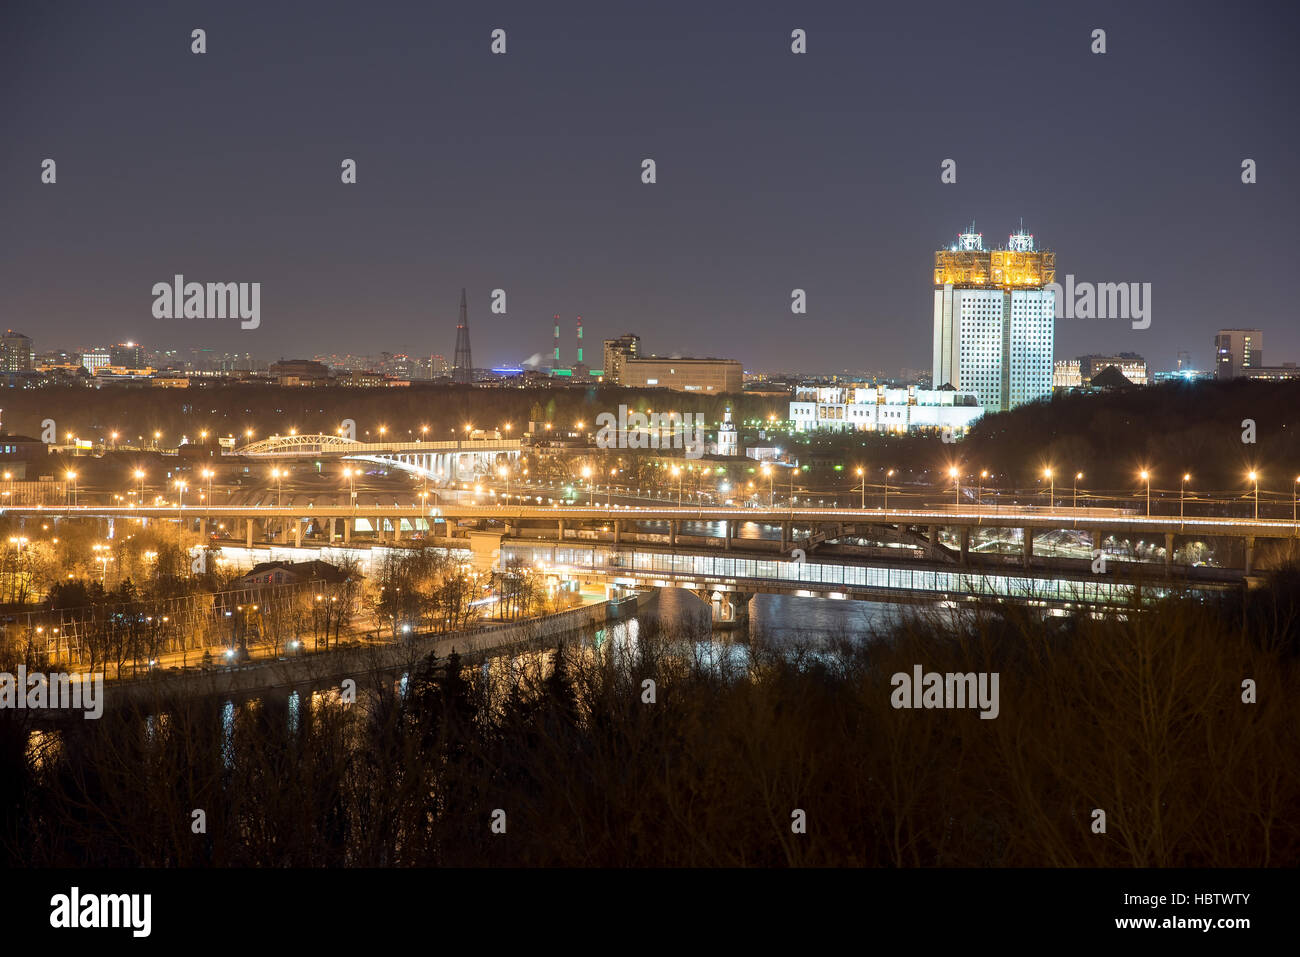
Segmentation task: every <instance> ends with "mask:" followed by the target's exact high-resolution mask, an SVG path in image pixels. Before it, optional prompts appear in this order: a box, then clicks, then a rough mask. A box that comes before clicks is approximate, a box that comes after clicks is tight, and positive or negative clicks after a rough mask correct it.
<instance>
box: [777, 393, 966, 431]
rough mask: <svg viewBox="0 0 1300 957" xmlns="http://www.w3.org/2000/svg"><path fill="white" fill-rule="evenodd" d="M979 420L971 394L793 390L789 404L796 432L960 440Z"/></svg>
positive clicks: (791, 419)
mask: <svg viewBox="0 0 1300 957" xmlns="http://www.w3.org/2000/svg"><path fill="white" fill-rule="evenodd" d="M983 414H984V407H983V406H981V405H980V402H979V397H978V396H977V395H975V394H974V393H973V392H957V391H955V390H953V389H918V388H917V387H916V386H908V387H907V388H905V389H891V388H888V387H886V386H876V385H865V384H861V383H859V384H844V385H831V386H817V385H812V386H799V387H797V388H796V389H795V395H794V401H792V402H791V403H790V421H791V422H792V423H793V425H794V428H795V430H796V431H798V432H816V431H830V432H924V431H934V432H943V431H945V430H947V432H948V434H950V435H952V436H954V437H960V436H962V435H964V434H965V433H966V432H967V430H968V429H970V427H971V426H972V425H974V424H975V423H976V422H977V421H978V420H979V418H980V416H982V415H983Z"/></svg>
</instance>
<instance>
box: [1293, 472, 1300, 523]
mask: <svg viewBox="0 0 1300 957" xmlns="http://www.w3.org/2000/svg"><path fill="white" fill-rule="evenodd" d="M1297 491H1300V475H1297V476H1296V477H1295V482H1294V483H1293V484H1292V485H1291V524H1292V525H1296V524H1300V523H1297V522H1296V509H1295V506H1296V492H1297Z"/></svg>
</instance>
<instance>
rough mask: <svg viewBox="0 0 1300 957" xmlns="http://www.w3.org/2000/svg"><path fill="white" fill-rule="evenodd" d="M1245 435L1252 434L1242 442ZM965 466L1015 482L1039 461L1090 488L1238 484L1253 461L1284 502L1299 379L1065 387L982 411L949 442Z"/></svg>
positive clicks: (1298, 459)
mask: <svg viewBox="0 0 1300 957" xmlns="http://www.w3.org/2000/svg"><path fill="white" fill-rule="evenodd" d="M1243 436H1244V437H1245V439H1252V440H1253V441H1244V440H1243ZM948 448H950V449H955V454H957V455H959V456H960V457H961V458H962V459H964V460H965V461H966V462H968V463H970V464H971V465H972V466H974V467H975V468H991V469H996V470H997V471H998V472H1000V473H1003V474H1004V475H1005V476H1006V477H1007V478H1008V479H1009V480H1010V481H1012V482H1013V483H1015V484H1018V485H1021V486H1029V485H1032V484H1034V483H1035V482H1036V481H1037V480H1038V478H1039V477H1040V476H1041V474H1042V470H1043V468H1044V467H1047V466H1052V467H1054V468H1055V469H1056V470H1057V472H1058V474H1060V475H1069V476H1072V475H1073V474H1074V473H1075V472H1076V471H1082V472H1083V473H1084V474H1085V476H1086V479H1085V481H1086V483H1087V484H1088V485H1090V486H1092V487H1100V488H1116V489H1117V488H1135V487H1136V486H1137V485H1138V484H1139V480H1138V479H1137V477H1136V476H1137V474H1138V472H1139V471H1140V470H1141V469H1143V468H1148V469H1151V470H1152V472H1153V477H1152V485H1153V487H1160V488H1165V489H1174V490H1175V491H1176V490H1177V489H1178V487H1179V483H1180V479H1181V477H1182V476H1183V474H1185V473H1191V475H1192V476H1193V484H1192V489H1193V490H1195V489H1197V488H1199V489H1207V488H1213V489H1242V490H1244V489H1246V488H1247V487H1248V486H1249V485H1250V483H1249V482H1248V481H1247V479H1246V474H1247V473H1248V472H1249V471H1250V470H1251V469H1257V470H1258V471H1259V472H1260V474H1261V476H1262V481H1261V489H1265V488H1270V487H1271V488H1272V490H1273V491H1274V493H1275V494H1277V493H1281V494H1282V495H1283V496H1284V497H1285V498H1286V499H1287V501H1288V502H1289V501H1290V495H1291V491H1292V485H1293V484H1294V480H1295V478H1296V476H1297V475H1300V381H1290V382H1252V381H1249V380H1244V379H1243V380H1236V381H1233V382H1170V383H1165V384H1162V385H1158V386H1152V387H1150V388H1141V389H1125V390H1121V391H1117V392H1107V393H1100V394H1072V395H1065V396H1059V397H1056V398H1053V399H1051V400H1049V401H1045V402H1035V403H1031V404H1029V405H1023V406H1020V407H1019V408H1017V409H1014V410H1012V411H1010V412H1003V413H1000V414H998V415H990V416H985V417H984V418H983V419H981V420H980V421H979V422H978V423H976V425H975V427H974V428H973V429H972V430H971V433H970V435H969V436H968V437H967V438H966V439H965V440H964V441H963V442H961V443H960V444H958V445H956V446H949V447H948Z"/></svg>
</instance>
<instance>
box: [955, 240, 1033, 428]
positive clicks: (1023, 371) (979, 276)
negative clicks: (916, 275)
mask: <svg viewBox="0 0 1300 957" xmlns="http://www.w3.org/2000/svg"><path fill="white" fill-rule="evenodd" d="M1055 278H1056V254H1055V253H1053V252H1050V251H1047V250H1040V249H1036V248H1035V247H1034V237H1033V236H1032V235H1030V234H1029V233H1026V232H1025V231H1024V230H1023V229H1022V230H1021V231H1020V232H1018V233H1014V234H1013V235H1011V237H1010V238H1009V240H1008V242H1007V247H1006V248H1005V249H985V248H984V240H983V235H982V234H981V233H976V232H975V231H974V227H973V226H972V227H971V231H970V232H967V233H962V234H961V235H960V236H958V237H957V242H956V244H955V245H953V246H952V247H951V248H949V249H941V250H938V251H937V252H936V253H935V254H934V372H933V376H932V382H933V384H934V386H935V388H936V389H937V388H942V387H943V386H950V387H952V388H953V389H956V390H958V391H959V392H964V393H974V394H975V395H977V396H978V397H979V402H980V405H981V406H982V407H983V408H984V410H985V411H988V412H1001V411H1005V410H1007V409H1013V408H1015V407H1016V406H1018V405H1022V404H1024V403H1026V402H1033V401H1035V400H1036V399H1040V398H1043V397H1045V396H1048V395H1051V392H1052V349H1053V345H1054V334H1055V328H1056V298H1055V296H1054V294H1053V292H1052V290H1050V289H1048V288H1047V286H1048V285H1049V284H1050V283H1052V282H1053V281H1054V280H1055Z"/></svg>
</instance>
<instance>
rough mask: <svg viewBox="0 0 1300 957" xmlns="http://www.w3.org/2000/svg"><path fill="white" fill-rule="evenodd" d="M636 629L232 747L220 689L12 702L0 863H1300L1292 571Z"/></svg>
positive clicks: (450, 675) (382, 694)
mask: <svg viewBox="0 0 1300 957" xmlns="http://www.w3.org/2000/svg"><path fill="white" fill-rule="evenodd" d="M646 630H648V629H643V631H642V634H641V636H640V640H639V642H638V649H639V650H638V653H637V656H636V658H635V660H632V661H630V662H629V661H623V662H614V661H612V660H611V656H610V654H609V650H610V648H611V646H612V645H613V644H614V643H613V642H610V641H606V642H604V643H603V645H602V647H601V650H600V651H599V652H595V651H593V650H592V649H591V648H590V647H584V648H582V649H578V648H575V647H572V646H570V647H568V648H564V649H561V651H560V653H559V655H558V656H557V655H554V654H551V655H546V656H542V655H537V656H531V657H527V658H526V659H525V660H523V661H521V662H519V664H521V665H522V672H523V673H522V676H521V677H519V678H518V679H517V680H514V681H510V680H506V679H505V678H503V677H502V676H501V675H500V674H498V673H497V672H499V671H501V670H502V669H501V668H495V667H494V669H493V671H492V673H491V674H489V675H487V676H485V674H484V671H483V669H481V668H472V669H469V668H464V667H462V664H461V663H460V662H459V661H456V660H454V659H453V660H451V661H447V660H442V661H438V662H434V663H426V665H425V667H424V669H423V672H422V673H419V674H418V675H416V676H414V677H413V679H412V681H411V684H410V686H409V693H408V695H407V697H406V698H402V697H401V696H399V695H397V694H394V693H391V691H389V690H379V689H375V691H374V693H373V694H371V695H368V696H367V701H368V704H367V705H366V706H365V707H362V706H360V705H354V706H351V707H346V708H345V707H343V706H340V705H338V704H336V703H335V704H328V703H322V704H318V705H316V706H312V707H309V706H307V705H306V704H305V703H304V705H303V707H302V708H301V709H300V711H299V712H298V713H297V720H296V729H292V730H291V725H293V724H294V722H293V721H291V720H290V714H289V711H288V708H287V707H286V705H285V704H284V703H283V702H282V703H280V704H276V703H275V701H274V700H271V699H268V700H266V701H263V702H262V703H261V704H260V705H259V706H257V707H244V708H242V709H239V710H238V711H237V712H236V716H235V717H234V718H233V733H229V734H228V733H227V729H225V728H223V724H222V715H221V712H220V709H219V707H217V706H216V705H214V704H213V703H211V702H209V703H208V704H207V705H206V707H198V706H195V707H192V708H189V709H177V708H173V709H171V710H170V712H169V713H168V715H167V716H166V717H165V718H163V719H154V720H153V721H151V722H146V721H145V720H143V719H142V718H140V717H138V716H133V715H124V714H120V713H118V714H114V713H109V714H106V715H105V716H104V718H103V719H102V720H99V721H77V722H73V723H70V724H69V725H68V730H67V731H66V732H65V734H64V736H63V738H62V740H61V742H60V743H59V744H58V745H57V746H53V745H52V746H51V747H50V748H49V749H48V750H47V751H46V752H45V753H44V755H43V757H42V758H41V759H40V760H32V759H31V758H30V757H29V750H30V749H29V747H28V728H27V727H25V726H24V725H23V724H22V714H23V713H21V712H8V713H5V714H3V715H0V718H3V734H2V735H0V763H2V765H3V766H2V767H0V799H2V800H3V808H4V819H3V827H4V832H3V853H4V855H5V863H6V864H7V865H9V866H25V865H77V866H83V865H89V866H100V865H126V866H131V865H145V866H169V865H179V866H197V865H255V866H285V865H300V866H332V865H358V866H374V865H377V866H387V865H402V866H406V865H414V866H421V865H459V866H479V865H485V866H492V865H578V866H586V865H602V866H622V865H686V866H718V865H728V866H736V865H738V866H747V865H748V866H755V865H757V866H772V865H775V866H786V865H848V866H860V865H865V866H945V865H947V866H1005V865H1028V866H1122V867H1128V866H1176V865H1177V866H1229V865H1231V866H1294V865H1296V864H1297V863H1300V708H1297V707H1296V701H1297V698H1298V697H1300V681H1298V680H1297V679H1298V672H1297V668H1298V667H1300V662H1298V661H1297V652H1298V651H1300V575H1298V574H1297V573H1296V572H1295V571H1294V570H1292V571H1289V572H1284V573H1279V574H1277V575H1275V576H1274V577H1273V579H1272V580H1271V582H1270V584H1269V585H1268V586H1267V587H1265V588H1263V589H1260V590H1257V591H1254V592H1252V593H1250V594H1249V596H1248V598H1245V599H1243V598H1237V599H1233V600H1229V601H1226V602H1224V603H1222V604H1219V605H1199V604H1193V603H1191V602H1189V601H1181V602H1170V603H1169V604H1167V605H1166V606H1163V607H1160V608H1157V609H1155V610H1154V611H1152V612H1151V613H1149V614H1145V615H1140V616H1134V617H1133V618H1131V619H1129V620H1119V619H1111V620H1094V619H1088V618H1079V619H1048V620H1047V621H1046V622H1044V620H1043V619H1042V618H1040V617H1039V616H1037V615H1036V614H1033V613H1027V612H1021V611H1016V610H1014V609H1008V610H1004V611H1002V612H999V613H996V614H988V615H986V616H983V617H981V618H979V619H978V620H976V621H972V622H969V623H967V624H966V625H965V626H961V627H954V626H953V625H952V624H951V623H946V622H943V621H940V620H938V619H937V618H933V617H915V618H912V619H910V620H908V621H906V622H905V623H904V624H902V625H901V626H899V627H898V628H896V629H895V630H893V631H892V632H890V633H889V634H887V635H882V636H879V640H876V641H870V642H867V641H862V640H855V641H852V642H848V641H844V642H831V643H829V646H824V647H822V648H821V649H819V650H817V651H812V650H810V649H795V650H794V651H793V652H792V651H791V649H789V648H787V649H785V650H786V652H787V654H786V655H776V654H774V653H769V652H764V651H763V650H753V651H745V650H744V649H738V648H732V649H731V650H732V651H734V652H736V658H737V660H739V661H740V663H739V664H738V665H733V666H728V665H726V664H725V663H719V658H718V657H717V656H716V654H712V655H711V654H709V653H716V652H718V651H719V648H720V646H712V647H709V646H695V647H694V649H692V646H690V645H682V644H681V643H674V642H672V641H670V640H668V638H669V636H663V635H660V636H658V637H654V636H647V635H646V634H645V631H646ZM557 657H558V660H557ZM723 657H724V659H725V656H723ZM915 664H921V665H922V666H924V668H925V669H926V670H934V671H940V672H948V671H960V672H966V671H996V672H998V673H999V675H1000V692H1001V701H1000V714H999V716H998V717H997V718H996V719H995V720H981V719H980V718H979V715H978V712H977V711H975V710H966V711H956V710H929V711H926V710H901V709H900V710H895V709H894V708H892V707H891V705H890V694H891V690H892V689H891V685H890V676H891V675H892V674H894V673H895V672H906V673H909V674H910V673H911V670H912V667H913V665H915ZM646 678H652V679H654V681H655V682H656V689H655V690H656V701H655V702H654V703H652V704H650V703H645V702H644V701H643V696H644V694H645V692H644V690H643V685H642V682H643V680H644V679H646ZM1245 679H1252V680H1253V681H1254V682H1255V683H1256V685H1257V695H1258V703H1256V704H1245V703H1243V702H1242V682H1243V681H1244V680H1245ZM196 808H199V809H203V810H204V811H205V812H206V816H207V833H205V834H194V833H193V832H192V829H191V820H192V818H191V814H192V811H193V810H194V809H196ZM497 809H501V810H503V811H504V812H505V820H506V833H505V834H497V833H494V832H493V830H492V827H491V823H492V818H493V813H494V811H495V810H497ZM795 809H802V810H803V811H804V812H806V815H807V833H806V834H796V833H793V832H792V829H791V820H792V818H791V814H792V812H793V811H794V810H795ZM1094 809H1101V810H1103V811H1104V812H1105V815H1106V832H1105V833H1104V834H1097V833H1093V830H1092V824H1093V820H1094V814H1093V812H1094Z"/></svg>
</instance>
